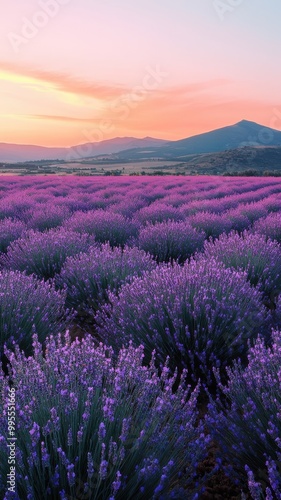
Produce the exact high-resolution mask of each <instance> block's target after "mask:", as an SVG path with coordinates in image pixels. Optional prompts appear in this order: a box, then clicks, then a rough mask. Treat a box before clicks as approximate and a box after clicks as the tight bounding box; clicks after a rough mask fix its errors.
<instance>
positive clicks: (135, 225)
mask: <svg viewBox="0 0 281 500" xmlns="http://www.w3.org/2000/svg"><path fill="white" fill-rule="evenodd" d="M280 244H281V180H279V179H278V178H272V177H266V178H252V177H251V178H244V177H243V178H241V177H207V176H197V177H175V176H165V177H164V178H162V177H161V178H159V177H149V178H148V177H145V176H144V177H142V176H139V177H134V178H133V177H126V176H123V177H116V178H114V179H112V178H109V177H94V178H82V177H71V176H66V177H58V176H36V177H32V176H30V177H28V176H27V177H24V178H22V177H16V176H14V177H13V176H7V177H1V179H0V252H1V253H0V266H1V270H0V356H1V362H2V369H1V372H0V386H1V395H2V396H1V401H0V456H1V460H0V497H1V498H4V499H5V500H8V499H11V498H13V499H20V500H22V499H28V500H33V499H34V500H37V499H38V500H39V499H46V500H47V499H48V500H52V499H54V500H56V499H58V500H59V499H60V500H66V499H67V500H70V499H71V500H76V499H77V500H79V499H81V500H82V499H93V500H114V499H116V500H120V499H121V500H123V499H124V500H127V499H128V500H129V499H159V500H160V499H173V498H174V499H194V500H195V499H201V498H202V499H207V498H217V499H220V498H236V499H238V498H241V499H251V498H252V499H254V500H260V499H268V500H271V499H281V333H280V332H281V304H280V302H281V301H280V300H278V297H279V294H280V293H281V248H280ZM11 398H12V399H11ZM11 401H12V402H11ZM14 438H16V440H15V439H14ZM11 459H13V460H14V461H15V463H16V467H15V470H14V474H12V475H11V467H10V462H9V460H11ZM12 470H13V469H12ZM13 488H15V490H13Z"/></svg>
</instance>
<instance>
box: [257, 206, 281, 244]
mask: <svg viewBox="0 0 281 500" xmlns="http://www.w3.org/2000/svg"><path fill="white" fill-rule="evenodd" d="M253 232H255V233H260V234H264V235H265V236H266V237H267V238H270V239H272V240H276V241H278V243H281V213H280V212H277V213H272V214H269V215H268V216H267V217H265V218H263V219H259V220H258V221H256V222H255V224H254V225H253Z"/></svg>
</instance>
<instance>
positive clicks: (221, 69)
mask: <svg viewBox="0 0 281 500" xmlns="http://www.w3.org/2000/svg"><path fill="white" fill-rule="evenodd" d="M280 15H281V5H280V3H279V2H276V1H275V0H268V1H267V2H266V3H265V2H264V1H262V0H236V1H234V0H224V1H218V0H197V1H196V2H188V1H186V0H177V1H176V2H175V1H172V0H161V2H160V1H154V2H151V1H150V2H149V1H148V0H142V1H141V2H135V3H132V2H129V0H120V1H118V2H116V1H114V0H96V1H95V2H92V1H91V0H79V1H78V0H26V1H25V2H18V1H17V0H10V1H9V2H5V3H4V4H3V6H2V12H1V19H0V34H1V54H0V95H1V117H0V142H1V143H12V144H35V145H41V146H46V147H62V148H64V147H71V146H73V145H76V144H85V143H89V142H96V141H104V140H109V139H112V138H115V137H136V138H143V137H147V136H149V137H156V138H159V139H162V140H174V141H175V140H180V139H183V138H186V137H190V136H193V135H196V134H201V133H204V132H207V131H210V130H213V129H216V128H220V127H224V126H227V125H232V124H234V123H237V122H239V121H241V120H243V119H246V120H250V121H254V122H257V123H260V124H261V125H263V126H266V127H271V128H274V129H278V130H281V98H280V80H281V67H280V64H279V51H280V50H279V48H280V38H281V34H280V29H279V20H280ZM249 140H250V139H249Z"/></svg>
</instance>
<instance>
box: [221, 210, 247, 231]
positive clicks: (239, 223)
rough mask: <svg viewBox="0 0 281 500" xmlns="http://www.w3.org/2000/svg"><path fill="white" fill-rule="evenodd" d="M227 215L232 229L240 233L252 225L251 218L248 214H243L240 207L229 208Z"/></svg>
mask: <svg viewBox="0 0 281 500" xmlns="http://www.w3.org/2000/svg"><path fill="white" fill-rule="evenodd" d="M225 215H226V217H227V218H228V219H229V220H230V222H231V227H232V229H233V230H236V231H238V232H239V233H241V232H242V231H244V230H245V229H248V228H249V227H250V225H251V221H250V219H248V217H246V215H243V214H241V212H240V210H239V207H237V208H232V209H231V210H228V211H227V212H226V213H225Z"/></svg>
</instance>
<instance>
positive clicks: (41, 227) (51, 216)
mask: <svg viewBox="0 0 281 500" xmlns="http://www.w3.org/2000/svg"><path fill="white" fill-rule="evenodd" d="M69 216H70V212H69V210H68V209H67V208H66V207H60V206H58V205H52V204H51V203H48V204H47V205H46V206H43V207H40V206H39V207H36V210H35V211H33V212H32V214H31V218H30V219H29V221H28V223H27V225H28V227H29V228H30V229H34V230H38V231H42V232H43V231H45V230H47V229H52V228H54V227H58V226H60V225H61V224H62V223H63V221H64V220H65V219H66V218H67V217H69Z"/></svg>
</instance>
